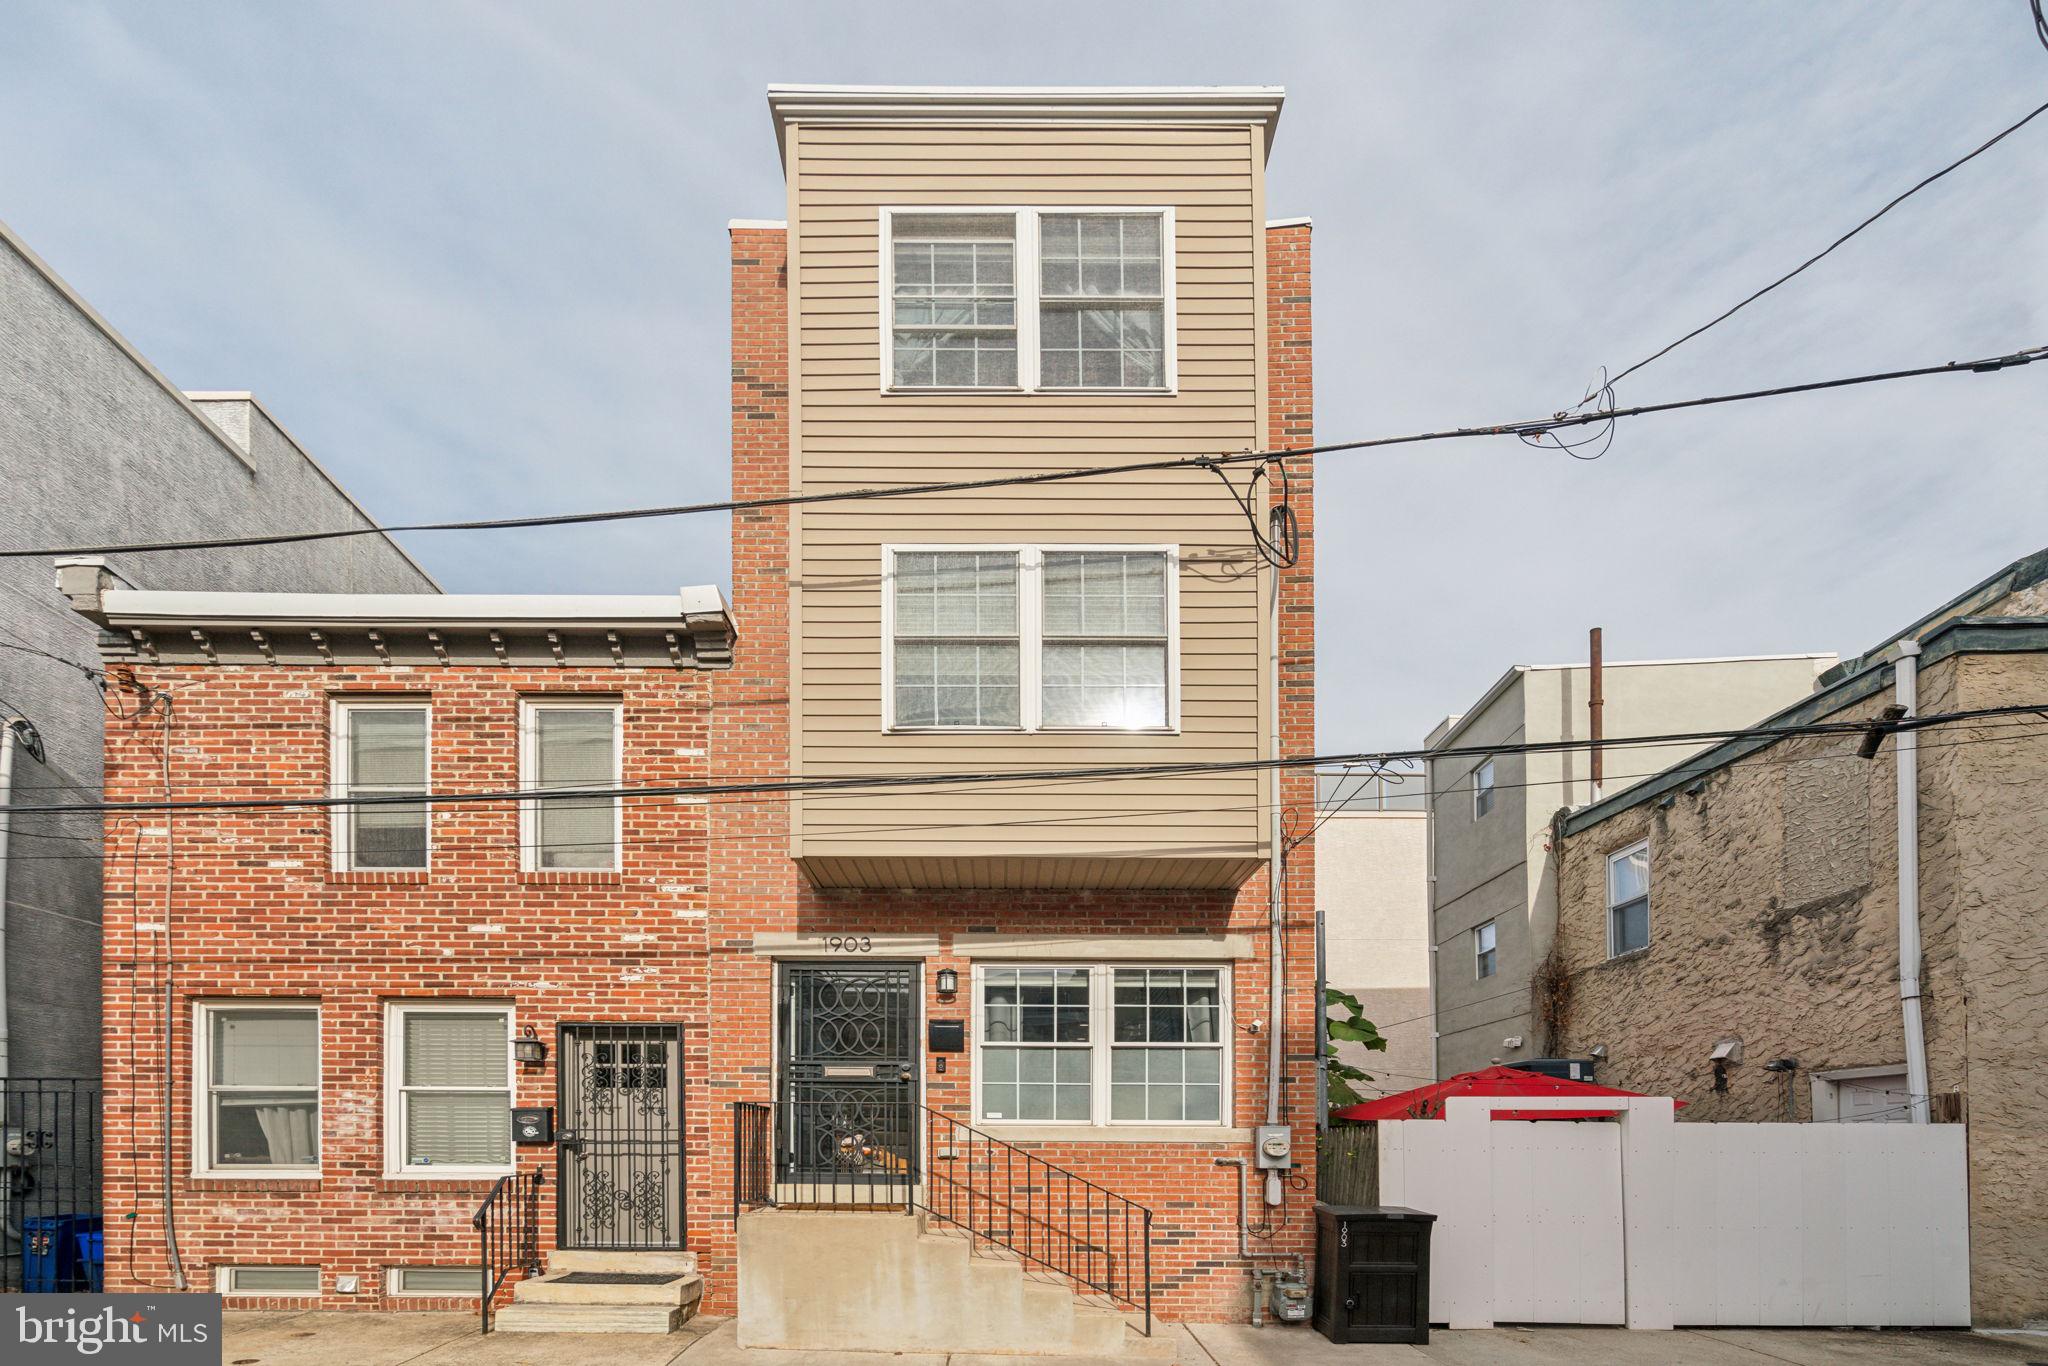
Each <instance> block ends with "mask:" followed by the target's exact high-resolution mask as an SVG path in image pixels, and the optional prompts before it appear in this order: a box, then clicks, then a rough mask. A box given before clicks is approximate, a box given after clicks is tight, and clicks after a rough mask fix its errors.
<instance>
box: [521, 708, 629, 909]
mask: <svg viewBox="0 0 2048 1366" xmlns="http://www.w3.org/2000/svg"><path fill="white" fill-rule="evenodd" d="M621 713H622V708H621V706H620V704H619V703H618V702H616V701H613V700H609V699H588V698H580V697H578V698H538V697H535V698H527V699H526V700H525V701H523V702H522V703H521V704H520V726H519V785H520V787H522V788H525V789H527V790H542V791H556V792H559V791H576V790H578V789H599V790H603V789H609V788H617V787H618V786H619V785H620V782H621V773H620V769H619V730H620V725H621ZM520 806H521V808H522V810H521V820H520V826H521V829H520V834H519V847H520V866H521V867H523V868H525V869H526V870H527V871H529V872H534V871H551V870H556V869H562V870H572V871H585V872H588V871H600V872H602V871H609V870H612V869H616V868H617V867H618V866H619V799H618V798H617V797H615V796H602V797H599V796H593V797H549V798H547V799H546V800H542V801H526V802H522V803H520Z"/></svg>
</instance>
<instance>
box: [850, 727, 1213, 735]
mask: <svg viewBox="0 0 2048 1366" xmlns="http://www.w3.org/2000/svg"><path fill="white" fill-rule="evenodd" d="M882 734H884V735H1098V736H1100V735H1178V734H1180V727H1179V726H1038V727H1036V728H1033V727H1031V726H883V727H882Z"/></svg>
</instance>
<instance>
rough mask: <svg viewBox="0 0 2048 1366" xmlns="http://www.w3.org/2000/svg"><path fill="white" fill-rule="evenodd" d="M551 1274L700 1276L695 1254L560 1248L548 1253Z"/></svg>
mask: <svg viewBox="0 0 2048 1366" xmlns="http://www.w3.org/2000/svg"><path fill="white" fill-rule="evenodd" d="M548 1270H550V1271H648V1272H653V1271H666V1272H669V1273H671V1274H673V1275H677V1276H694V1275H696V1274H697V1254H696V1253H694V1252H681V1251H677V1252H633V1251H616V1252H615V1251H610V1250H606V1251H594V1250H591V1249H586V1248H573V1247H558V1248H554V1249H552V1250H550V1251H549V1253H548Z"/></svg>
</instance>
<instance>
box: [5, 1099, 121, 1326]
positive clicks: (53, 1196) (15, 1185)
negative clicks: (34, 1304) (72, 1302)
mask: <svg viewBox="0 0 2048 1366" xmlns="http://www.w3.org/2000/svg"><path fill="white" fill-rule="evenodd" d="M101 1227H102V1225H101V1211H100V1083H99V1079H98V1078H96V1077H8V1078H6V1079H4V1080H0V1291H58V1292H79V1291H95V1290H98V1289H99V1288H100V1285H101V1256H100V1248H101Z"/></svg>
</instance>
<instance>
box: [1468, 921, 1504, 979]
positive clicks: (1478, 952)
mask: <svg viewBox="0 0 2048 1366" xmlns="http://www.w3.org/2000/svg"><path fill="white" fill-rule="evenodd" d="M1499 942H1500V936H1499V926H1498V925H1496V924H1495V923H1494V922H1493V921H1491V920H1489V921H1487V922H1486V923H1485V924H1484V925H1480V926H1477V927H1475V928H1474V929H1473V931H1472V975H1473V977H1475V978H1480V977H1491V976H1493V974H1494V973H1495V972H1496V971H1498V970H1499V967H1500V959H1499V958H1498V957H1497V956H1496V955H1497V953H1498V949H1497V945H1498V944H1499Z"/></svg>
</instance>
